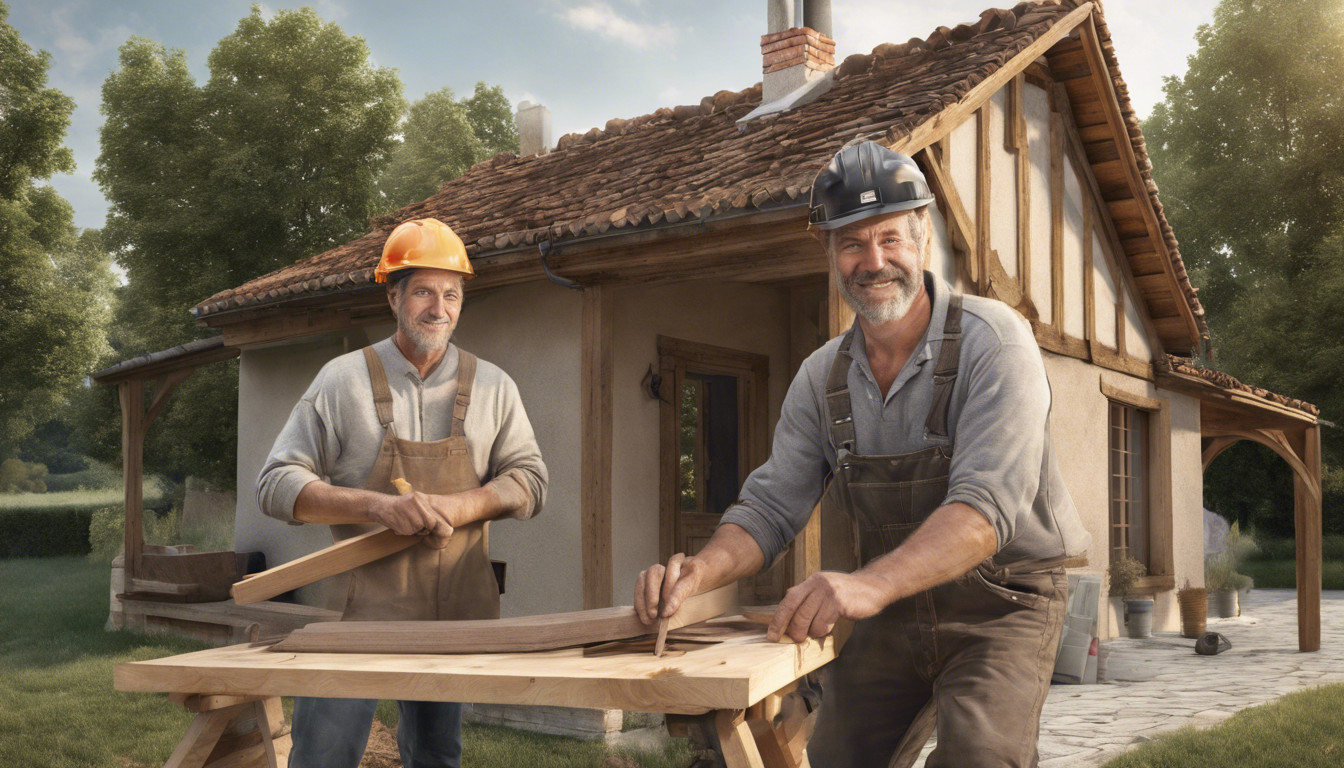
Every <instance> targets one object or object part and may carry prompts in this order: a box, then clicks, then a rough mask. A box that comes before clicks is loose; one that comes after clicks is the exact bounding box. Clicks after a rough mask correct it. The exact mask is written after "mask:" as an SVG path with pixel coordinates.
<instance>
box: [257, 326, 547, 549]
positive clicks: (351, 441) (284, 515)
mask: <svg viewBox="0 0 1344 768" xmlns="http://www.w3.org/2000/svg"><path fill="white" fill-rule="evenodd" d="M373 349H374V351H375V352H377V353H378V359H380V360H381V361H382V362H383V369H384V370H385V371H386V372H387V384H388V388H389V389H391V390H392V424H393V426H394V427H395V429H396V431H397V436H398V437H400V438H402V439H403V440H414V441H417V442H429V441H433V440H442V439H444V438H446V437H448V436H449V434H450V433H451V431H452V426H453V402H454V400H455V399H456V397H457V366H458V359H459V354H458V350H457V346H456V345H450V346H449V347H448V351H447V352H446V353H445V354H444V356H443V360H441V361H439V365H438V367H436V368H435V369H434V370H432V371H430V372H429V375H428V376H426V377H424V378H423V379H421V377H420V372H419V371H418V370H416V368H415V366H413V365H411V363H410V361H409V360H407V359H406V357H405V355H403V354H401V350H399V349H397V346H396V344H394V343H393V341H392V339H391V338H388V339H384V340H383V341H380V342H378V343H377V344H374V345H373ZM463 429H464V431H465V433H466V436H467V446H468V449H469V452H470V454H471V463H472V467H473V468H475V470H476V474H477V476H478V477H479V478H480V480H481V483H482V484H486V483H492V482H493V483H515V484H516V485H518V486H519V487H520V488H522V490H523V491H524V492H525V493H526V494H527V497H528V499H529V504H528V505H527V506H525V507H524V508H523V509H521V510H519V511H518V512H516V513H514V514H513V515H512V516H513V517H516V518H521V519H526V518H529V517H531V516H533V515H535V514H536V513H537V512H539V511H541V507H542V504H543V503H544V502H545V500H546V485H547V476H546V465H545V464H543V463H542V461H541V449H540V448H538V447H537V439H536V436H535V435H534V434H533V432H532V423H531V422H530V421H528V419H527V412H526V411H524V410H523V401H522V398H521V397H519V395H518V387H517V385H515V384H514V383H513V379H511V378H509V375H508V374H506V373H504V371H503V370H501V369H500V368H499V366H497V365H494V364H492V363H489V362H486V361H485V360H480V361H479V362H478V363H477V366H476V381H475V384H474V385H473V387H472V392H471V404H470V405H469V406H468V407H467V419H466V423H465V424H464V425H463ZM383 433H384V430H383V427H382V425H381V424H379V423H378V413H377V411H376V410H375V409H374V405H373V385H372V384H371V383H370V381H369V367H368V365H367V363H365V361H364V352H363V350H359V351H357V352H351V353H349V354H346V355H341V356H340V357H337V358H336V359H334V360H331V361H330V362H328V363H327V364H326V365H324V366H322V370H321V371H320V372H319V373H318V374H317V378H315V379H313V383H312V385H311V386H310V387H308V391H307V392H305V393H304V395H303V397H302V398H301V399H300V400H299V402H298V403H297V404H296V405H295V406H294V410H293V411H292V412H291V413H290V414H289V421H287V422H286V423H285V426H284V429H282V430H280V435H279V436H278V437H276V439H275V446H274V447H273V448H271V455H270V456H269V457H268V458H267V459H266V465H265V466H264V467H263V468H262V470H261V476H260V477H259V478H257V497H258V501H259V502H260V504H261V511H262V512H265V513H266V514H267V515H270V516H271V517H275V518H278V519H280V520H285V521H287V522H291V523H294V522H297V521H295V520H294V500H295V499H297V498H298V496H299V491H301V490H303V487H304V486H305V485H307V484H308V483H311V482H313V481H314V480H323V481H326V482H328V483H330V484H331V485H337V486H341V487H344V488H361V487H363V486H364V484H365V483H366V482H368V478H369V473H370V472H371V471H372V470H373V464H374V461H375V460H376V459H377V458H378V449H379V447H380V446H381V445H382V442H383Z"/></svg>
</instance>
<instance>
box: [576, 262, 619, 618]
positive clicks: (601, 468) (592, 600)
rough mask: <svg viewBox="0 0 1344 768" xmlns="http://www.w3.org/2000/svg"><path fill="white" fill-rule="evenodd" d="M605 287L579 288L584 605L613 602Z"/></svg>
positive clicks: (608, 320) (609, 362)
mask: <svg viewBox="0 0 1344 768" xmlns="http://www.w3.org/2000/svg"><path fill="white" fill-rule="evenodd" d="M610 290H611V289H610V288H607V287H605V286H602V285H592V286H588V287H585V288H584V289H583V322H582V324H583V328H582V333H583V381H582V392H583V418H582V430H583V433H582V446H583V449H582V450H583V457H582V477H581V483H582V487H583V495H582V502H581V508H582V513H581V514H582V525H581V543H582V552H581V557H582V559H583V607H584V608H585V609H592V608H605V607H607V606H610V605H611V604H612V589H613V584H612V578H613V577H612V554H611V452H612V391H611V388H612V384H611V370H612V349H611V347H612V344H611V333H612V330H611V323H612V301H611V297H610V295H609V294H610Z"/></svg>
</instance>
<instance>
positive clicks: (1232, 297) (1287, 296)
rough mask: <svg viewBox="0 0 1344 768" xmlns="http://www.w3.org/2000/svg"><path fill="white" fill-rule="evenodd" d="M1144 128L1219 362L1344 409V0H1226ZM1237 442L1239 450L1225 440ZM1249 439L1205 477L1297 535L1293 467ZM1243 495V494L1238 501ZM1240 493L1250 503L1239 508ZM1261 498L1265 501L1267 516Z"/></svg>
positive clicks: (1339, 519)
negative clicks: (1250, 446) (1249, 444)
mask: <svg viewBox="0 0 1344 768" xmlns="http://www.w3.org/2000/svg"><path fill="white" fill-rule="evenodd" d="M1197 38H1198V41H1199V50H1198V52H1197V53H1196V54H1195V55H1193V56H1191V57H1190V59H1189V68H1188V70H1187V72H1186V74H1185V75H1184V76H1183V77H1180V78H1168V79H1167V82H1166V86H1165V94H1166V98H1165V100H1164V101H1163V102H1162V103H1161V104H1158V105H1157V106H1156V107H1155V108H1154V110H1153V112H1152V115H1151V117H1150V118H1149V119H1148V120H1147V121H1145V123H1144V126H1143V129H1144V134H1145V136H1146V139H1147V143H1148V150H1149V155H1150V156H1151V158H1152V163H1153V175H1154V177H1155V179H1156V181H1157V183H1158V185H1159V187H1160V188H1161V191H1162V200H1163V203H1164V205H1165V208H1166V214H1167V217H1168V219H1169V220H1170V221H1171V224H1172V227H1173V228H1174V229H1175V232H1176V236H1177V237H1178V238H1179V240H1180V243H1181V254H1182V256H1183V257H1184V259H1185V263H1186V266H1187V268H1188V269H1189V271H1190V272H1191V277H1192V280H1193V281H1194V282H1195V284H1196V285H1198V286H1200V288H1201V291H1200V299H1201V301H1202V302H1203V304H1204V307H1205V309H1206V311H1207V313H1208V323H1209V327H1210V331H1211V333H1212V335H1213V346H1214V351H1215V358H1214V362H1215V363H1216V364H1217V366H1218V367H1219V368H1221V369H1223V370H1226V371H1227V372H1229V373H1231V374H1233V375H1234V376H1237V377H1238V378H1241V379H1242V380H1243V381H1246V382H1249V383H1253V384H1256V385H1259V386H1264V387H1267V388H1269V389H1271V390H1273V391H1275V392H1279V393H1282V394H1285V395H1290V396H1293V397H1298V398H1301V399H1304V400H1307V401H1309V402H1312V403H1315V404H1317V405H1319V406H1320V407H1321V409H1322V415H1323V416H1324V417H1325V418H1327V419H1331V420H1333V421H1339V420H1340V419H1341V418H1342V417H1344V388H1340V387H1339V386H1338V382H1339V381H1341V380H1342V379H1344V354H1342V353H1344V108H1341V105H1342V104H1344V78H1341V77H1339V73H1340V72H1341V71H1344V5H1341V3H1340V2H1339V0H1298V1H1297V2H1292V3H1279V2H1271V1H1270V0H1222V2H1221V3H1220V4H1219V6H1218V8H1217V10H1216V12H1215V14H1214V20H1213V23H1212V24H1210V25H1205V26H1202V27H1200V29H1199V32H1198V33H1197ZM1322 438H1323V446H1322V449H1323V460H1324V463H1325V465H1326V468H1327V469H1326V476H1327V478H1330V479H1329V480H1328V482H1327V483H1326V485H1327V489H1326V492H1325V499H1324V507H1325V509H1324V512H1325V527H1326V530H1327V531H1332V532H1336V533H1344V477H1341V476H1340V466H1341V462H1342V461H1344V432H1341V431H1340V430H1325V431H1324V433H1323V435H1322ZM1229 454H1231V451H1229ZM1267 454H1268V452H1267V451H1264V450H1261V451H1257V452H1250V451H1243V452H1241V453H1238V454H1232V455H1230V456H1229V457H1228V458H1227V459H1219V462H1225V461H1226V462H1228V463H1227V464H1225V466H1224V467H1223V468H1222V469H1220V471H1219V472H1217V473H1215V472H1213V470H1214V469H1215V468H1216V467H1217V466H1218V463H1215V465H1214V466H1213V467H1210V473H1209V474H1207V475H1206V489H1207V490H1206V493H1208V495H1209V496H1210V497H1211V498H1212V499H1213V500H1214V503H1215V506H1214V507H1211V508H1215V509H1218V511H1219V512H1221V513H1222V514H1224V515H1225V516H1227V517H1230V518H1231V519H1237V520H1239V521H1242V522H1243V523H1250V522H1252V520H1251V519H1250V518H1252V517H1254V522H1255V524H1256V525H1257V527H1260V528H1261V529H1262V530H1263V529H1267V525H1266V523H1271V522H1272V523H1273V524H1275V525H1276V526H1277V529H1276V530H1267V532H1269V533H1272V534H1274V535H1287V534H1289V533H1291V521H1292V519H1293V515H1292V496H1291V475H1290V474H1289V470H1288V469H1287V467H1286V466H1285V465H1284V464H1283V462H1282V461H1281V460H1279V459H1277V458H1270V456H1269V455H1267ZM1263 467H1272V469H1271V470H1269V471H1270V472H1271V473H1272V475H1273V476H1272V477H1271V478H1269V480H1268V482H1267V481H1266V478H1265V474H1266V471H1265V470H1264V469H1263ZM1239 499H1240V500H1239ZM1234 505H1242V506H1241V508H1239V509H1238V508H1233V506H1234ZM1252 507H1271V508H1272V510H1273V514H1270V513H1269V512H1268V511H1266V510H1259V511H1257V510H1254V509H1252Z"/></svg>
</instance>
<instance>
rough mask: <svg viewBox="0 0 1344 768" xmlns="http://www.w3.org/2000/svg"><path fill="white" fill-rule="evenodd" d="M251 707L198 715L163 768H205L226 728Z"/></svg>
mask: <svg viewBox="0 0 1344 768" xmlns="http://www.w3.org/2000/svg"><path fill="white" fill-rule="evenodd" d="M251 706H252V705H251V704H238V705H235V706H233V707H228V708H225V709H216V710H213V711H210V712H203V713H201V714H199V715H197V716H196V717H195V718H194V719H193V720H192V721H191V725H189V726H187V733H186V735H185V736H183V737H182V740H181V741H179V742H178V743H177V748H176V749H174V750H173V754H172V755H170V756H169V757H168V762H166V763H164V764H163V768H204V766H205V760H206V758H208V757H209V756H210V752H211V751H213V750H214V748H215V744H216V743H217V742H218V741H219V737H220V736H222V735H223V734H224V728H225V727H227V726H228V724H229V721H230V720H232V719H233V718H234V717H235V716H236V715H238V714H239V713H240V712H242V710H243V709H244V708H245V707H251Z"/></svg>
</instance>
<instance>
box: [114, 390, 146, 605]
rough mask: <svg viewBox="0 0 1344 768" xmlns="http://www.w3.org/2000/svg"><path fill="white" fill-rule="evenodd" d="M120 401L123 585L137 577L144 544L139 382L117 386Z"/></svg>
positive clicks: (141, 402) (142, 405) (140, 393)
mask: <svg viewBox="0 0 1344 768" xmlns="http://www.w3.org/2000/svg"><path fill="white" fill-rule="evenodd" d="M117 395H118V397H119V398H120V400H121V482H122V486H123V489H124V491H125V494H124V499H125V502H124V503H125V505H126V506H125V511H126V531H125V537H124V538H125V541H124V546H125V552H126V556H125V563H126V564H125V568H126V581H127V583H130V581H131V580H132V579H137V578H139V577H140V566H141V554H142V552H143V546H144V543H145V532H144V522H143V519H142V516H143V514H144V510H143V508H142V504H143V503H144V489H143V486H142V483H143V482H144V473H143V466H144V448H145V431H144V426H143V417H144V410H143V408H144V382H142V381H140V380H139V379H131V380H130V381H123V382H121V383H120V384H118V385H117Z"/></svg>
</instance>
